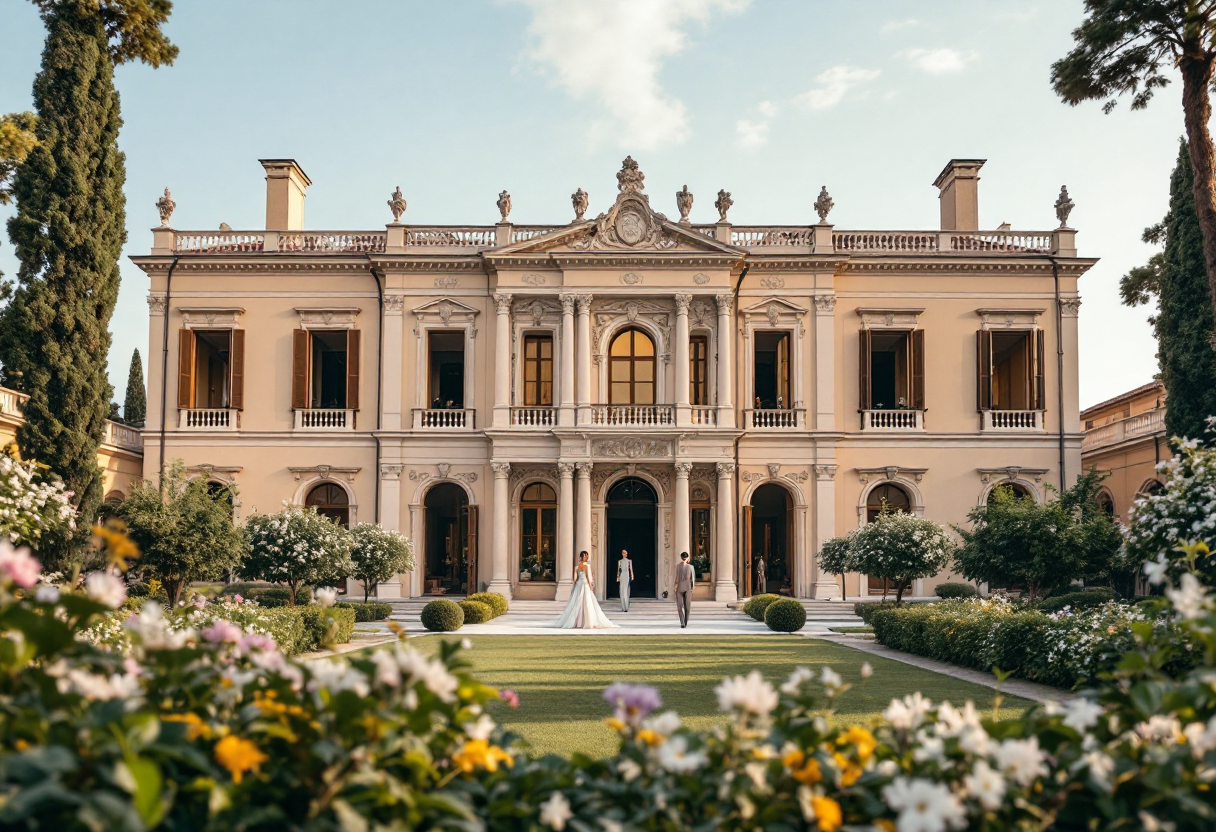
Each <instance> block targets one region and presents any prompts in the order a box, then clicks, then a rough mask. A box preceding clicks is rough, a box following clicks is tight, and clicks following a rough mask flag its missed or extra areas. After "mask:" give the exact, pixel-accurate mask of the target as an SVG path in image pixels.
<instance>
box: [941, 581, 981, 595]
mask: <svg viewBox="0 0 1216 832" xmlns="http://www.w3.org/2000/svg"><path fill="white" fill-rule="evenodd" d="M933 592H934V594H935V595H937V597H938V598H974V597H976V596H977V595H979V592H978V591H977V590H976V588H975V587H973V586H972V585H971V584H964V583H957V582H950V581H947V582H946V583H944V584H938V585H937V589H935V590H933Z"/></svg>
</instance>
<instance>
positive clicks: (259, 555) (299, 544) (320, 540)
mask: <svg viewBox="0 0 1216 832" xmlns="http://www.w3.org/2000/svg"><path fill="white" fill-rule="evenodd" d="M245 540H246V542H247V543H248V544H249V554H248V555H247V556H246V557H245V560H244V562H243V563H242V564H241V566H240V569H239V570H238V571H239V572H240V575H241V577H242V578H245V579H246V580H255V581H272V582H274V583H283V584H287V586H288V588H289V589H290V591H291V603H292V604H293V605H294V604H295V602H296V591H297V590H298V589H299V588H300V586H301V585H302V584H314V585H315V584H324V583H332V582H335V581H338V580H340V579H342V578H345V577H347V576H348V575H350V574H351V569H352V566H353V564H352V563H351V560H350V545H351V536H350V532H348V531H347V530H346V529H344V528H342V527H341V526H340V525H338V524H337V523H335V522H334V521H333V520H331V519H330V518H328V517H326V516H324V515H322V514H318V513H317V510H316V509H314V508H301V507H300V506H286V507H285V508H284V509H283V510H282V511H280V512H278V513H277V514H253V515H251V516H250V517H249V519H248V520H246V521H245Z"/></svg>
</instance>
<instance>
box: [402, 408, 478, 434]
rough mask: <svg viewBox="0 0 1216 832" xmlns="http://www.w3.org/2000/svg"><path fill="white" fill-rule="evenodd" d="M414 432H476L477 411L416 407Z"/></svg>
mask: <svg viewBox="0 0 1216 832" xmlns="http://www.w3.org/2000/svg"><path fill="white" fill-rule="evenodd" d="M413 416H414V419H413V425H414V430H474V429H475V428H476V427H477V421H476V419H477V411H475V410H472V409H461V408H451V409H449V408H429V407H416V408H414V411H413Z"/></svg>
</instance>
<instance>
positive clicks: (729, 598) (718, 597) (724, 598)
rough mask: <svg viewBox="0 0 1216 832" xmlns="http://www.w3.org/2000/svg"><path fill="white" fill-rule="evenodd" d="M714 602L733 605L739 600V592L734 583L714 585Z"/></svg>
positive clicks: (721, 582)
mask: <svg viewBox="0 0 1216 832" xmlns="http://www.w3.org/2000/svg"><path fill="white" fill-rule="evenodd" d="M714 600H715V601H717V602H718V603H720V604H733V603H734V602H735V601H738V600H739V590H738V588H737V587H736V586H735V585H734V584H733V583H730V582H727V581H720V582H719V583H717V584H715V585H714Z"/></svg>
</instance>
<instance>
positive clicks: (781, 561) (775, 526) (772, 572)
mask: <svg viewBox="0 0 1216 832" xmlns="http://www.w3.org/2000/svg"><path fill="white" fill-rule="evenodd" d="M743 519H744V540H746V541H747V543H748V549H747V552H745V553H744V560H743V569H742V570H741V572H740V574H741V575H742V576H743V582H744V585H743V588H744V595H752V594H755V593H758V592H761V591H763V592H769V593H773V594H776V595H793V594H794V504H793V501H792V500H791V499H790V495H789V492H788V491H786V490H785V489H784V488H782V487H781V486H779V485H776V484H775V483H771V482H769V483H765V484H764V485H762V486H760V487H759V488H757V489H756V490H755V491H754V492H752V500H751V504H750V505H747V506H744V511H743ZM761 558H763V561H764V562H763V564H761V562H760V561H761ZM761 567H762V568H761ZM761 573H763V580H761Z"/></svg>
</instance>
